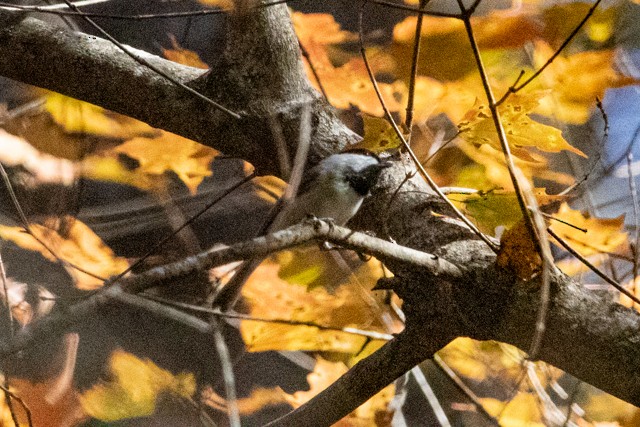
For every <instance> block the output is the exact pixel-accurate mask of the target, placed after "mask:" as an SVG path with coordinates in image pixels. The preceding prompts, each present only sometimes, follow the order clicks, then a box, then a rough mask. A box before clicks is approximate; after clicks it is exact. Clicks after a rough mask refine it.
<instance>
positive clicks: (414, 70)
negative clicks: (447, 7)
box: [405, 0, 429, 145]
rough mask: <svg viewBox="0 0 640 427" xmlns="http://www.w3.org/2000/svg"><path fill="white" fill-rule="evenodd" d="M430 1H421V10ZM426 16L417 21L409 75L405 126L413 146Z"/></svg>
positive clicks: (419, 16) (419, 17) (408, 140)
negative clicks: (423, 25)
mask: <svg viewBox="0 0 640 427" xmlns="http://www.w3.org/2000/svg"><path fill="white" fill-rule="evenodd" d="M427 3H429V0H420V9H424V8H425V7H426V6H427ZM423 17H424V15H422V14H420V15H418V18H417V19H416V32H415V36H414V42H413V54H412V56H411V74H410V75H409V97H408V99H407V110H406V111H407V116H406V119H405V124H406V126H407V130H408V131H409V137H408V138H407V142H408V143H409V145H411V126H412V124H413V98H414V96H415V92H416V78H417V76H418V58H419V57H420V40H421V35H422V19H423Z"/></svg>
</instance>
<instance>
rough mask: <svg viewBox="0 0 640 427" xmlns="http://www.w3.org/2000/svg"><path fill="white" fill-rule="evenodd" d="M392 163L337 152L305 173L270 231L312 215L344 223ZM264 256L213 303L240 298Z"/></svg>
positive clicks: (248, 263) (238, 275) (367, 155)
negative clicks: (244, 286)
mask: <svg viewBox="0 0 640 427" xmlns="http://www.w3.org/2000/svg"><path fill="white" fill-rule="evenodd" d="M389 166H391V163H390V162H387V161H381V160H380V159H379V158H378V157H377V156H376V155H374V154H372V153H368V152H364V151H363V152H360V151H352V152H346V153H341V154H334V155H332V156H329V157H327V158H326V159H324V160H322V161H321V162H320V163H318V164H317V165H316V166H315V167H313V168H312V169H310V170H309V171H307V172H306V174H305V176H304V178H303V180H302V182H301V184H300V188H299V191H298V195H297V197H296V198H295V199H294V200H293V201H292V202H291V203H289V204H288V205H287V206H285V207H284V208H283V209H282V211H281V212H280V213H279V214H278V215H277V216H276V218H275V220H274V221H273V223H272V225H271V226H270V227H269V228H268V230H269V231H271V232H273V231H278V230H281V229H283V228H286V227H289V226H291V225H294V224H297V223H299V222H300V221H302V220H303V219H305V218H306V217H308V216H309V215H314V216H316V217H318V218H331V219H332V220H333V222H334V223H335V224H337V225H344V224H346V223H347V221H349V220H350V219H351V218H352V217H353V216H354V215H355V214H356V212H358V209H360V205H362V201H363V200H364V198H365V197H366V196H367V195H368V194H369V191H370V190H371V188H372V187H373V186H374V185H375V184H376V182H377V181H378V177H379V176H380V173H381V172H382V170H383V169H385V168H387V167H389ZM261 262H262V259H253V260H248V261H246V262H245V264H243V265H242V267H241V268H240V270H239V271H238V272H236V274H235V275H234V276H233V278H232V279H231V280H230V281H229V282H228V283H227V284H226V285H225V287H224V288H223V289H222V290H221V291H220V293H219V294H218V295H217V296H216V299H215V302H214V304H215V305H216V306H218V307H221V308H222V309H229V308H231V307H232V306H233V304H234V303H235V301H236V300H237V298H238V296H239V294H240V290H241V287H242V285H243V284H244V282H245V281H246V279H247V278H248V277H249V275H250V274H251V273H252V272H253V270H255V268H256V267H257V266H258V265H259V264H260V263H261Z"/></svg>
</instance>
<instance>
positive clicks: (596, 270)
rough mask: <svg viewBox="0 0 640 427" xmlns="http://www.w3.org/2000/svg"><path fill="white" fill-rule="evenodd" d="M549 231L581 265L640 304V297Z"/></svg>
mask: <svg viewBox="0 0 640 427" xmlns="http://www.w3.org/2000/svg"><path fill="white" fill-rule="evenodd" d="M547 231H548V232H549V234H550V235H551V236H552V237H553V238H554V239H556V240H557V241H558V243H560V244H561V245H562V247H563V248H565V249H566V250H567V252H569V253H570V254H571V255H573V256H574V257H576V258H577V259H578V260H579V261H580V262H581V263H583V264H584V265H586V266H587V267H589V269H591V271H593V272H594V273H596V274H597V275H598V276H600V278H602V279H603V280H604V281H605V282H607V283H608V284H610V285H611V286H613V287H614V288H616V289H617V290H618V291H620V292H621V293H623V294H625V295H626V296H627V297H629V298H630V299H631V301H633V302H635V303H637V304H640V299H638V297H636V296H635V295H634V294H633V293H631V292H629V290H627V289H626V288H625V287H624V286H622V285H621V284H620V283H618V282H616V281H615V280H613V279H612V278H610V277H609V276H607V275H606V274H605V273H604V272H603V271H602V270H600V269H599V268H598V267H596V266H595V265H593V264H592V263H591V262H589V260H588V259H586V258H585V257H583V256H582V255H580V253H578V251H576V250H575V249H573V248H572V247H571V245H569V244H568V243H567V242H566V241H565V240H564V239H563V238H562V237H560V236H558V235H557V234H556V233H555V232H554V231H553V230H552V229H551V228H547Z"/></svg>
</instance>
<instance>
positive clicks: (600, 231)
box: [551, 203, 629, 256]
mask: <svg viewBox="0 0 640 427" xmlns="http://www.w3.org/2000/svg"><path fill="white" fill-rule="evenodd" d="M553 216H554V218H557V219H560V220H563V221H565V222H567V223H569V224H571V225H574V226H576V227H580V228H582V229H586V230H587V232H586V233H585V232H583V231H581V230H578V229H576V228H574V227H571V226H569V225H566V224H563V223H561V222H558V221H552V222H551V229H552V230H553V231H554V232H555V233H556V234H557V235H558V236H559V237H560V238H562V239H563V240H564V241H566V242H567V243H568V244H569V245H570V246H571V247H572V248H573V249H575V250H576V251H577V252H579V253H580V254H581V255H583V256H589V255H594V254H598V253H610V252H618V251H627V250H628V245H629V242H628V235H627V233H626V232H624V231H623V230H624V215H621V216H619V217H617V218H592V217H591V216H589V215H588V214H582V212H580V211H577V210H573V209H571V208H570V207H569V205H568V204H567V203H563V204H562V205H561V206H560V209H559V210H558V212H557V213H555V214H554V215H553ZM556 244H557V243H556Z"/></svg>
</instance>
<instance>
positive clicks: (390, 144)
mask: <svg viewBox="0 0 640 427" xmlns="http://www.w3.org/2000/svg"><path fill="white" fill-rule="evenodd" d="M362 121H363V122H364V138H363V140H362V141H360V142H359V143H358V144H357V145H356V147H358V148H364V149H367V150H369V151H372V152H374V153H382V152H383V151H388V150H393V149H395V148H398V147H400V146H401V145H402V141H401V140H400V138H399V137H398V135H397V134H396V132H395V130H394V129H393V127H392V126H391V124H390V123H389V121H388V120H387V119H384V118H380V117H373V116H370V115H368V114H363V115H362Z"/></svg>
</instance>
